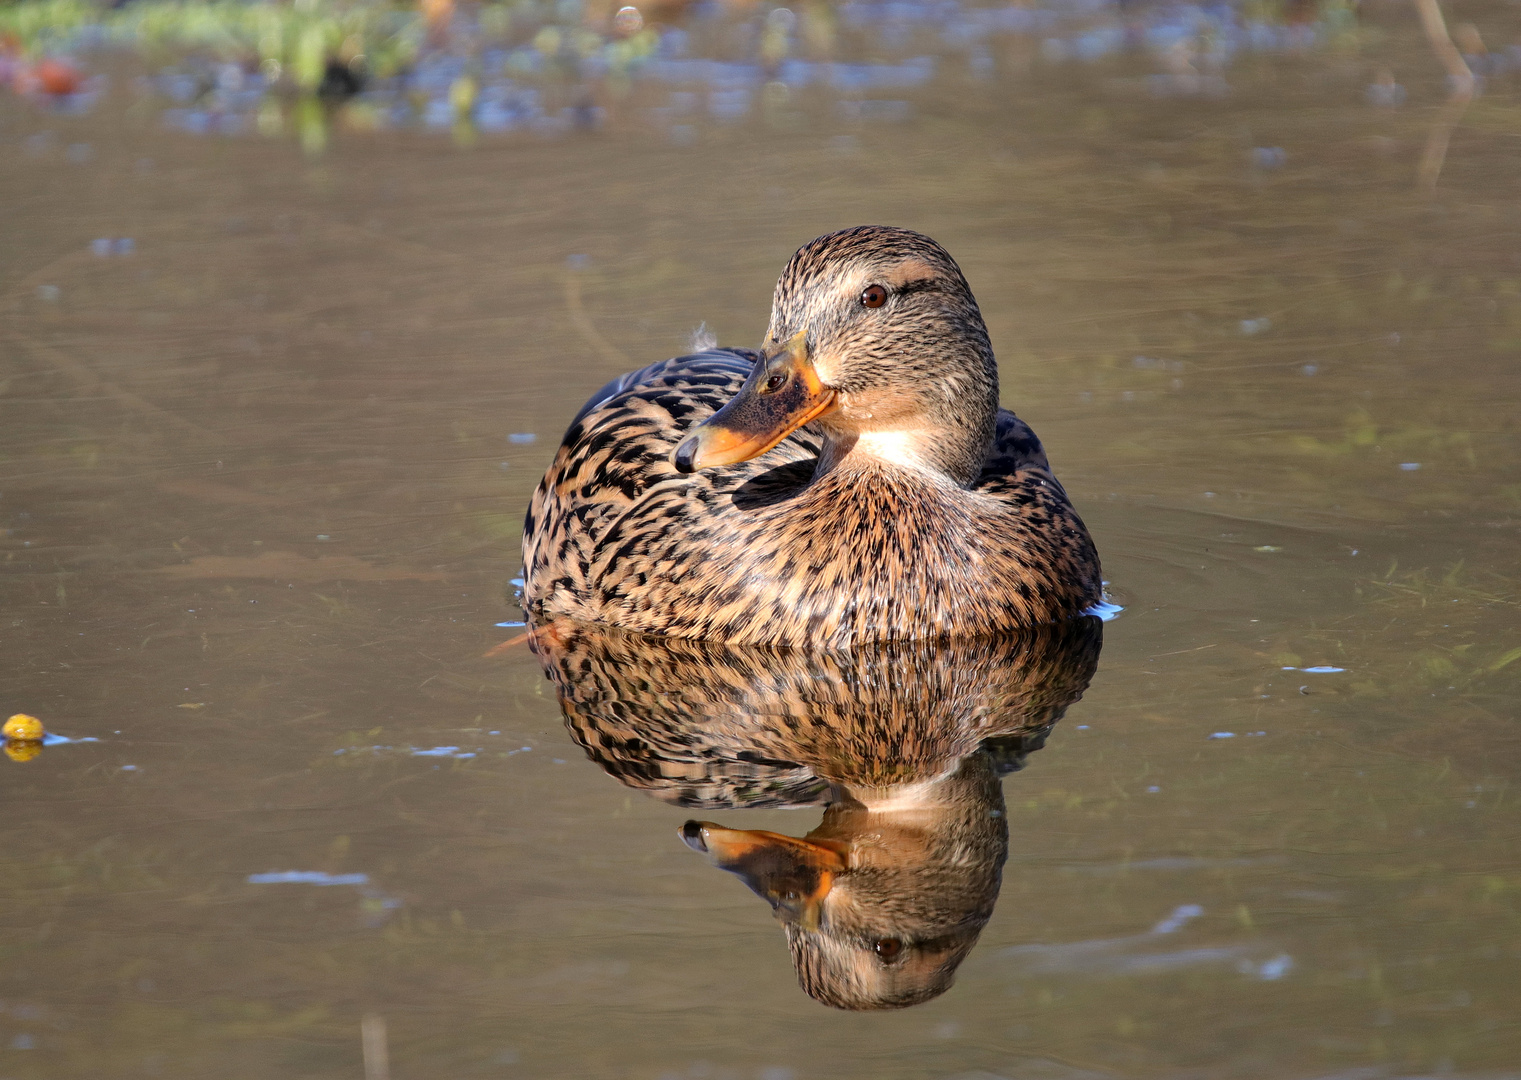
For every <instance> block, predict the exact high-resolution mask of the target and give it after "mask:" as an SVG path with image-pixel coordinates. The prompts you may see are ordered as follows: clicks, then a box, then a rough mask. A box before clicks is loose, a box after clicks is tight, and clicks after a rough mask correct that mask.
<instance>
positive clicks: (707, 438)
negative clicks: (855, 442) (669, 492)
mask: <svg viewBox="0 0 1521 1080" xmlns="http://www.w3.org/2000/svg"><path fill="white" fill-rule="evenodd" d="M834 406H835V400H834V391H833V390H831V389H829V388H828V387H827V386H825V385H824V382H823V380H822V379H820V378H819V373H818V372H817V371H815V370H814V367H813V362H812V361H811V360H809V358H808V341H807V335H806V334H801V333H800V334H794V335H793V336H792V338H791V339H790V340H789V341H787V342H786V343H785V344H783V345H782V346H781V347H780V348H778V349H776V350H775V351H774V352H771V353H768V354H767V355H765V356H762V357H761V358H760V359H759V360H758V361H756V363H755V368H754V369H753V370H752V371H751V372H750V377H749V378H748V379H746V380H745V383H744V385H743V386H741V387H740V388H739V392H738V393H737V394H735V395H734V397H733V398H732V399H730V401H729V403H728V404H727V405H725V406H724V407H723V408H722V409H719V410H718V411H717V412H716V413H714V414H713V415H712V416H710V417H708V418H707V419H706V420H704V421H703V422H702V423H700V424H698V425H697V426H696V427H695V428H693V429H692V433H691V434H690V435H688V436H687V437H686V438H685V439H684V440H682V442H681V445H680V446H678V447H676V453H675V454H674V455H673V457H672V461H673V462H674V464H675V466H676V468H677V470H678V471H680V472H684V473H690V472H696V471H697V470H698V469H707V468H711V467H712V466H714V465H733V464H735V463H736V462H740V461H749V460H750V459H751V458H753V457H758V456H759V455H761V454H764V453H765V452H766V451H767V450H770V449H771V448H772V447H773V446H775V445H776V444H777V443H779V442H781V441H782V440H783V439H785V438H786V437H787V436H788V435H791V434H792V433H793V432H794V431H796V430H797V429H798V428H800V427H802V426H803V425H804V424H806V423H808V421H810V420H812V419H814V418H815V417H817V416H822V415H823V414H824V413H826V412H828V411H829V410H830V409H832V408H834Z"/></svg>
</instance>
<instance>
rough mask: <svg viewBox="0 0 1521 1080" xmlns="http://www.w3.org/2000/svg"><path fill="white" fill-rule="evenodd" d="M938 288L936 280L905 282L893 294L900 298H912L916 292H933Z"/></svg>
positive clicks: (920, 279)
mask: <svg viewBox="0 0 1521 1080" xmlns="http://www.w3.org/2000/svg"><path fill="white" fill-rule="evenodd" d="M937 287H938V286H937V285H936V283H935V279H934V278H919V279H918V280H917V281H905V282H904V283H903V284H902V285H899V286H897V287H896V288H894V289H893V292H895V293H897V294H898V295H899V296H912V295H913V294H914V293H916V292H933V291H934V290H935V289H936V288H937Z"/></svg>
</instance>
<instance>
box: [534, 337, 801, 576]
mask: <svg viewBox="0 0 1521 1080" xmlns="http://www.w3.org/2000/svg"><path fill="white" fill-rule="evenodd" d="M757 358H758V354H757V353H755V352H752V351H750V350H748V349H712V350H708V351H706V352H701V353H695V354H693V355H690V356H679V357H676V358H674V359H671V360H662V361H660V362H659V363H655V364H650V365H648V366H647V367H643V368H640V369H639V370H637V371H631V372H629V373H628V374H626V375H622V376H619V377H618V378H616V379H614V380H612V381H611V382H609V383H608V384H607V385H606V386H603V387H602V388H601V389H599V390H598V391H597V392H596V393H595V394H593V395H592V396H591V397H590V398H589V399H588V400H587V402H586V404H585V405H583V406H582V407H581V410H580V411H579V412H578V413H577V414H576V416H575V419H574V420H572V421H571V424H570V427H569V429H568V430H567V431H566V432H565V438H564V439H563V440H561V443H560V449H559V451H558V453H557V454H556V456H555V460H554V462H553V463H552V464H551V465H550V467H549V470H548V472H546V473H545V475H544V479H543V481H542V482H541V483H540V484H539V487H538V490H537V491H535V492H534V496H533V501H532V502H531V503H530V504H529V508H528V516H527V518H526V520H525V521H524V523H523V564H524V568H525V579H526V581H527V587H526V590H525V594H526V595H525V599H526V600H528V601H529V602H530V603H532V602H533V601H534V600H535V598H536V597H537V596H541V595H543V594H544V593H545V592H547V591H549V590H551V589H553V588H556V587H560V588H564V589H566V590H569V592H570V593H571V594H575V595H590V594H591V593H592V592H594V591H596V587H597V586H596V584H594V582H593V581H592V580H591V579H592V578H597V579H601V578H602V577H604V575H605V574H606V573H607V571H608V569H609V568H607V567H604V568H601V569H599V570H595V571H594V570H593V565H594V564H595V563H597V562H598V561H599V560H603V557H604V556H606V555H608V554H609V551H610V549H611V548H613V547H621V546H623V545H627V544H629V543H631V542H638V541H640V540H641V539H642V540H644V541H652V540H654V539H655V538H656V537H658V536H660V535H662V534H664V533H665V532H666V531H668V530H669V529H671V528H673V527H677V528H679V527H680V526H679V525H678V524H677V522H678V521H679V520H683V519H690V517H692V516H696V517H697V518H699V519H701V520H703V521H705V522H707V523H708V524H716V522H717V519H718V518H720V517H723V516H724V515H725V514H728V513H734V512H735V509H734V499H733V498H732V493H734V492H735V491H736V489H741V488H744V489H745V490H746V492H747V494H749V493H752V492H753V493H756V494H757V495H759V496H762V497H763V496H765V495H766V494H769V493H770V490H769V489H770V488H772V487H776V488H778V489H784V488H789V486H790V487H791V488H794V489H795V487H796V486H799V485H800V484H802V483H806V482H807V480H808V478H809V477H811V476H812V471H813V468H812V462H813V461H814V460H815V459H816V458H817V456H818V451H819V445H820V444H819V439H818V437H817V436H815V435H813V434H811V433H807V432H794V433H793V434H792V435H790V436H789V437H788V438H786V439H784V440H783V441H782V442H781V443H780V444H779V445H778V446H776V447H774V448H773V449H772V450H770V451H768V452H766V453H765V454H762V455H760V457H758V458H756V459H754V460H752V461H747V462H741V463H739V464H736V465H729V466H723V467H720V468H715V469H704V470H702V471H701V472H699V473H695V474H690V475H688V474H683V473H678V472H677V471H676V468H675V466H674V465H673V464H672V463H671V453H672V451H673V450H675V448H676V446H677V444H678V443H680V442H681V440H682V439H683V438H685V437H686V434H687V431H688V430H689V429H690V428H691V427H692V426H693V425H694V424H697V423H700V422H701V421H703V420H706V419H707V418H708V417H709V416H711V415H712V414H713V413H714V412H716V411H718V409H720V408H722V407H723V406H724V405H725V404H726V403H727V402H728V401H729V399H730V398H732V397H733V396H734V394H735V393H736V392H737V391H738V390H739V388H740V386H741V384H743V383H744V381H745V378H746V377H747V376H748V375H749V374H750V369H751V368H752V367H753V366H754V364H755V361H756V359H757ZM779 466H780V468H779ZM789 466H790V468H789ZM794 474H795V475H794ZM751 481H758V483H755V484H752V483H751ZM780 493H782V492H781V491H780V490H779V491H778V494H780ZM721 495H724V496H728V497H724V498H720V496H721ZM603 561H605V560H603ZM599 583H600V584H604V585H605V584H610V583H609V582H599Z"/></svg>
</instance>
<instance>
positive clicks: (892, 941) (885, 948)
mask: <svg viewBox="0 0 1521 1080" xmlns="http://www.w3.org/2000/svg"><path fill="white" fill-rule="evenodd" d="M872 948H873V949H874V950H876V953H877V956H878V958H880V959H881V960H882V961H883V962H884V963H888V964H891V963H892V962H893V961H894V960H896V959H898V954H899V953H901V952H902V951H903V942H901V941H899V940H898V939H897V938H895V937H885V938H878V939H877V943H876V944H875V945H873V946H872Z"/></svg>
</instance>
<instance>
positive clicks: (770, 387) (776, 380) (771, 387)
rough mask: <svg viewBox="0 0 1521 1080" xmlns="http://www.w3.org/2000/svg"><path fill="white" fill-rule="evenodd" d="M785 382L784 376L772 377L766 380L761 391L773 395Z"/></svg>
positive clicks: (785, 377)
mask: <svg viewBox="0 0 1521 1080" xmlns="http://www.w3.org/2000/svg"><path fill="white" fill-rule="evenodd" d="M786 381H787V376H785V375H781V374H777V375H772V376H771V377H770V378H769V379H767V380H766V383H765V386H764V387H763V390H764V392H765V393H768V394H774V393H776V392H777V391H778V390H780V389H781V388H782V384H784V383H785V382H786Z"/></svg>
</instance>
